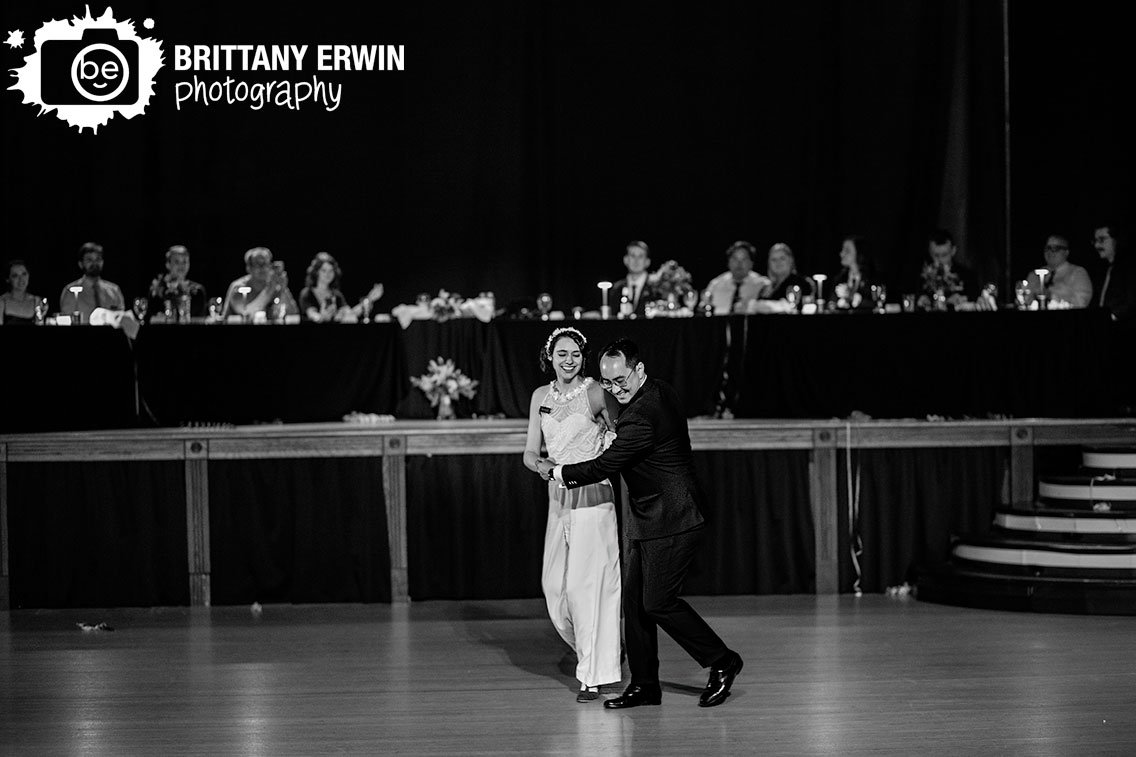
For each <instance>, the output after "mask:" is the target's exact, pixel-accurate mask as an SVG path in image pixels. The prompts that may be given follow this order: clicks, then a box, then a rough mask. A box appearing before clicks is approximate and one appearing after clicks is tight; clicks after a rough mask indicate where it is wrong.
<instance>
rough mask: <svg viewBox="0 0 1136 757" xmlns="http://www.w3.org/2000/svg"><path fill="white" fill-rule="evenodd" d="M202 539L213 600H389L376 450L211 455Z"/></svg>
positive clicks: (221, 602) (387, 553)
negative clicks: (285, 456) (360, 454)
mask: <svg viewBox="0 0 1136 757" xmlns="http://www.w3.org/2000/svg"><path fill="white" fill-rule="evenodd" d="M182 517H183V520H184V514H183V516H182ZM209 539H210V549H211V552H210V554H211V560H212V563H211V568H212V578H211V588H212V602H213V604H215V605H228V604H248V603H251V602H293V603H302V602H389V601H390V597H391V594H390V547H389V545H388V541H387V519H386V509H385V505H384V497H383V475H382V460H381V459H379V458H311V459H305V460H214V461H211V462H210V463H209ZM184 552H185V550H184V542H183V547H182V554H183V555H184Z"/></svg>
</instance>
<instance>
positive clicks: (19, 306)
mask: <svg viewBox="0 0 1136 757" xmlns="http://www.w3.org/2000/svg"><path fill="white" fill-rule="evenodd" d="M28 279H29V275H28V267H27V265H25V264H24V261H22V260H12V261H9V262H8V276H7V278H6V279H5V281H7V283H8V291H6V292H4V294H0V324H3V325H6V326H15V325H17V324H34V323H35V308H36V303H37V302H39V299H40V298H39V297H36V296H35V295H34V294H28Z"/></svg>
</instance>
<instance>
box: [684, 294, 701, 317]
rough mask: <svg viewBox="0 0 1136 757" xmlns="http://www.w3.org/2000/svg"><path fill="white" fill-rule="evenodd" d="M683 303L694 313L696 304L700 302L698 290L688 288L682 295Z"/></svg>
mask: <svg viewBox="0 0 1136 757" xmlns="http://www.w3.org/2000/svg"><path fill="white" fill-rule="evenodd" d="M682 304H683V305H685V306H686V309H687V310H689V311H690V312H691V313H693V312H694V306H695V305H697V304H698V292H696V291H695V290H694V289H688V290H686V292H684V293H683V295H682Z"/></svg>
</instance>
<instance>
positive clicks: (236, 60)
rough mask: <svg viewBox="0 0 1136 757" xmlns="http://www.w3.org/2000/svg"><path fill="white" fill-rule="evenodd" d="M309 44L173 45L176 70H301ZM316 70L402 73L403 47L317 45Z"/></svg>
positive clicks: (403, 63)
mask: <svg viewBox="0 0 1136 757" xmlns="http://www.w3.org/2000/svg"><path fill="white" fill-rule="evenodd" d="M308 49H309V46H308V45H174V70H176V71H303V70H304V58H305V57H307V54H308ZM314 57H315V60H316V70H318V71H402V70H404V69H405V67H406V51H405V49H404V48H403V46H402V45H316V50H315V56H314Z"/></svg>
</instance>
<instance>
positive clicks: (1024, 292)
mask: <svg viewBox="0 0 1136 757" xmlns="http://www.w3.org/2000/svg"><path fill="white" fill-rule="evenodd" d="M1014 302H1016V303H1017V305H1018V310H1026V309H1028V308H1029V303H1030V286H1029V282H1028V281H1026V280H1025V279H1022V280H1021V281H1019V282H1018V283H1016V284H1014Z"/></svg>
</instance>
